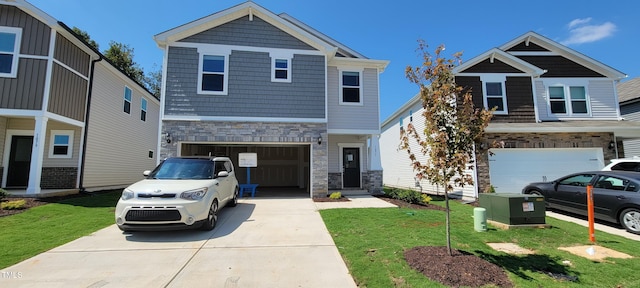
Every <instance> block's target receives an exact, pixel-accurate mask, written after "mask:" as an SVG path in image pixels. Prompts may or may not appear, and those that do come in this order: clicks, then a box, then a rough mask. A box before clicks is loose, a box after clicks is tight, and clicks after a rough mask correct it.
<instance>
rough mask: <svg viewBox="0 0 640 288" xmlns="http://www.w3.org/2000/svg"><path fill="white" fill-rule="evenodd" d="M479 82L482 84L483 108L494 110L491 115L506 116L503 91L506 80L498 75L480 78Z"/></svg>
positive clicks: (507, 111)
mask: <svg viewBox="0 0 640 288" xmlns="http://www.w3.org/2000/svg"><path fill="white" fill-rule="evenodd" d="M481 81H482V83H483V86H484V87H483V88H484V89H482V90H483V91H482V93H483V95H482V96H483V101H484V107H485V108H486V109H487V110H491V109H493V108H495V109H496V110H495V111H493V114H498V115H500V114H503V115H505V114H508V113H509V110H508V109H507V94H506V92H505V91H506V89H505V81H506V78H505V77H504V76H499V75H488V76H482V77H481Z"/></svg>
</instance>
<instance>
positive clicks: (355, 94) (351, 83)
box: [338, 69, 363, 105]
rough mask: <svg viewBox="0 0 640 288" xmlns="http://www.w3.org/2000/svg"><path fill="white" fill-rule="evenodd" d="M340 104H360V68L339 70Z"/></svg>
mask: <svg viewBox="0 0 640 288" xmlns="http://www.w3.org/2000/svg"><path fill="white" fill-rule="evenodd" d="M338 72H339V77H338V78H339V82H340V83H339V87H340V104H341V105H362V104H363V102H362V70H359V71H358V70H347V69H345V70H339V71H338Z"/></svg>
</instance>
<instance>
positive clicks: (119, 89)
mask: <svg viewBox="0 0 640 288" xmlns="http://www.w3.org/2000/svg"><path fill="white" fill-rule="evenodd" d="M105 65H108V64H106V63H104V62H98V63H97V64H96V66H95V67H96V70H95V80H94V81H95V82H94V85H93V93H92V99H91V113H90V116H89V117H90V118H89V124H88V125H89V126H88V131H87V139H86V141H87V150H86V155H85V156H86V159H85V174H84V183H83V184H84V185H83V186H84V187H85V188H86V189H87V190H91V188H92V187H111V186H126V185H129V184H131V183H134V182H136V181H138V180H141V179H142V178H143V176H142V172H143V171H144V170H151V169H153V168H154V167H155V166H156V161H157V155H158V153H157V151H156V147H157V143H158V125H159V104H158V101H157V100H156V99H155V98H153V97H152V96H151V95H149V94H148V93H147V92H144V91H143V90H142V89H141V88H140V87H139V86H137V85H134V83H133V82H132V81H130V80H129V79H127V80H126V81H125V80H122V78H121V77H124V76H121V75H116V74H114V72H113V71H112V70H111V69H108V68H106V67H105ZM125 85H126V86H127V87H129V88H131V90H132V102H131V114H127V113H124V111H123V101H124V87H125ZM142 97H145V98H146V99H147V117H146V121H142V120H140V108H141V98H142ZM149 151H153V158H149V157H148V154H149Z"/></svg>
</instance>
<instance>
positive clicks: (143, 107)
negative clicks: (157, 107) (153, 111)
mask: <svg viewBox="0 0 640 288" xmlns="http://www.w3.org/2000/svg"><path fill="white" fill-rule="evenodd" d="M140 120H142V121H147V99H144V98H142V100H141V101H140Z"/></svg>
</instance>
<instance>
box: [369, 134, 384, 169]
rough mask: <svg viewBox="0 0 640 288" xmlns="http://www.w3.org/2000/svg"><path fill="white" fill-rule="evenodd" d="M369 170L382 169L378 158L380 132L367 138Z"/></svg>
mask: <svg viewBox="0 0 640 288" xmlns="http://www.w3.org/2000/svg"><path fill="white" fill-rule="evenodd" d="M369 145H370V146H369V170H370V171H382V160H381V159H380V134H372V135H371V136H370V138H369Z"/></svg>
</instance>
